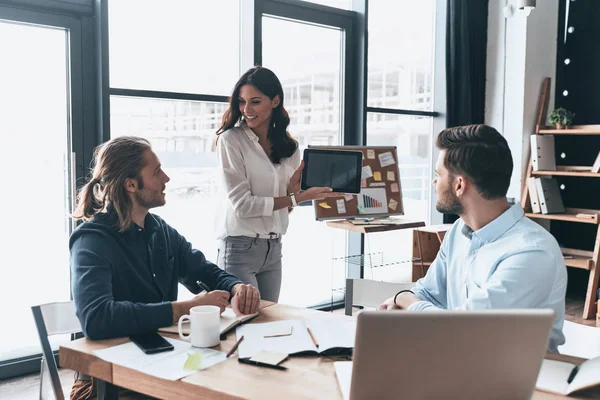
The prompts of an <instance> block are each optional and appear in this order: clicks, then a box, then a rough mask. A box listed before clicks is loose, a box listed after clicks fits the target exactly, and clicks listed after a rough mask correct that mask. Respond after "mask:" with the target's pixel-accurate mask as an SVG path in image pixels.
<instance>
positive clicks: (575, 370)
mask: <svg viewBox="0 0 600 400" xmlns="http://www.w3.org/2000/svg"><path fill="white" fill-rule="evenodd" d="M578 372H579V365H576V366H575V368H573V370H572V371H571V374H570V375H569V379H567V383H571V382H573V379H575V376H576V375H577V373H578Z"/></svg>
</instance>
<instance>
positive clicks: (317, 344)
mask: <svg viewBox="0 0 600 400" xmlns="http://www.w3.org/2000/svg"><path fill="white" fill-rule="evenodd" d="M306 330H307V331H308V334H309V335H310V338H311V339H312V341H313V343H314V345H315V347H316V348H317V349H318V348H319V342H317V339H315V337H314V336H313V334H312V331H311V330H310V328H309V327H308V326H307V327H306Z"/></svg>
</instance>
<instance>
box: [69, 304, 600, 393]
mask: <svg viewBox="0 0 600 400" xmlns="http://www.w3.org/2000/svg"><path fill="white" fill-rule="evenodd" d="M307 318H352V317H347V316H345V315H342V314H332V313H326V312H321V311H315V310H310V309H304V308H296V307H291V306H285V305H281V304H272V303H271V304H269V303H267V302H262V303H261V311H260V315H259V316H258V317H257V318H255V319H254V320H253V321H252V322H251V323H254V322H257V323H262V322H271V321H277V320H281V319H307ZM167 336H171V337H175V335H167ZM127 341H128V339H126V338H122V339H112V340H100V341H91V340H88V339H86V338H83V339H79V340H75V341H73V342H69V343H67V344H64V345H61V346H60V355H59V357H60V364H61V366H62V367H65V368H69V369H73V370H76V371H80V372H83V373H86V374H88V375H91V376H94V377H98V378H100V379H103V380H105V381H106V382H111V383H113V384H115V385H117V386H121V387H125V388H128V389H131V390H134V391H137V392H141V393H145V394H148V395H150V396H154V397H158V398H170V399H174V398H185V399H209V398H219V399H237V398H261V399H267V398H273V399H282V398H295V399H297V398H302V399H317V398H319V399H341V398H342V395H341V392H340V390H339V387H338V383H337V379H336V377H335V372H334V369H333V361H337V360H338V358H335V357H314V356H306V357H298V356H294V357H291V358H289V359H288V360H286V361H284V364H283V365H285V366H287V367H288V368H289V369H288V370H287V371H278V370H273V369H267V368H257V367H254V366H250V365H244V364H240V363H238V362H237V357H235V356H234V357H231V358H230V359H229V360H227V361H225V362H222V363H220V364H217V365H215V366H213V367H211V368H209V369H207V370H205V371H201V372H197V373H195V374H192V375H190V376H188V377H186V378H184V379H181V380H179V381H169V380H165V379H159V378H155V377H152V376H149V375H146V374H143V373H141V372H137V371H133V370H131V369H129V368H125V367H121V366H119V365H113V364H111V363H109V362H106V361H103V360H100V359H99V358H97V357H96V356H95V355H94V354H93V350H96V349H102V348H106V347H110V346H114V345H117V344H121V343H125V342H127ZM234 344H235V335H234V334H232V333H230V334H229V335H227V340H224V341H222V342H221V344H220V345H219V346H218V347H216V348H215V349H217V350H221V351H228V350H229V349H231V347H233V345H234ZM549 358H555V359H563V360H569V361H578V362H581V361H582V360H581V359H575V358H573V357H568V356H561V355H549ZM582 396H583V397H569V399H592V398H599V397H600V390H594V391H586V392H582ZM564 398H565V397H562V396H557V395H553V394H551V393H544V392H538V391H536V392H535V395H534V397H533V399H534V400H552V399H564Z"/></svg>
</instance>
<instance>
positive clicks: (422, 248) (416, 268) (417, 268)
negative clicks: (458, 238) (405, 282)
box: [412, 224, 452, 282]
mask: <svg viewBox="0 0 600 400" xmlns="http://www.w3.org/2000/svg"><path fill="white" fill-rule="evenodd" d="M451 227H452V224H442V225H430V226H426V227H423V228H416V229H413V259H415V261H413V263H412V281H413V282H416V281H418V280H419V279H420V278H422V277H424V276H425V274H426V273H427V270H428V269H429V267H430V266H431V263H432V262H433V260H435V257H436V256H437V253H438V252H439V251H440V246H441V244H442V240H444V236H445V235H446V232H447V231H448V230H449V229H450V228H451Z"/></svg>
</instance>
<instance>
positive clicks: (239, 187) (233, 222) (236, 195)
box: [216, 122, 301, 239]
mask: <svg viewBox="0 0 600 400" xmlns="http://www.w3.org/2000/svg"><path fill="white" fill-rule="evenodd" d="M217 159H218V161H219V178H220V180H221V183H222V197H221V198H222V199H223V200H224V201H223V203H222V205H223V206H222V207H219V211H218V213H219V214H218V218H217V226H216V229H217V233H218V234H217V238H218V239H224V238H226V237H227V236H250V237H255V236H256V234H257V233H258V234H259V235H261V236H262V235H264V236H268V234H269V233H279V234H282V235H283V234H285V233H286V231H287V227H288V213H289V212H288V209H287V208H282V209H280V210H277V211H273V203H274V197H280V196H286V195H287V187H288V184H289V182H290V178H291V177H292V175H293V174H294V172H295V171H296V169H297V168H298V167H299V166H300V161H301V160H300V149H298V150H296V152H295V153H294V154H292V156H291V157H288V158H284V159H282V160H281V162H280V164H279V165H276V164H273V162H272V161H271V159H270V158H269V157H268V156H267V154H266V153H265V151H264V150H263V148H262V147H261V145H260V144H259V143H258V136H256V134H255V133H254V132H252V129H250V128H248V126H247V125H246V124H245V123H243V122H242V123H240V125H239V126H237V127H234V128H231V129H229V130H227V131H226V132H223V133H222V134H221V135H220V136H219V139H218V141H217Z"/></svg>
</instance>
